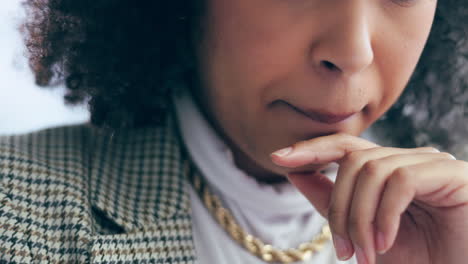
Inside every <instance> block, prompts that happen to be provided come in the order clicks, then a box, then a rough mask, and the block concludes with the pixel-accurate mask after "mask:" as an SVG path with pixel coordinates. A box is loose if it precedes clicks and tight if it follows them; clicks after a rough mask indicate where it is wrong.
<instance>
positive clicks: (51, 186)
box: [0, 119, 195, 263]
mask: <svg viewBox="0 0 468 264" xmlns="http://www.w3.org/2000/svg"><path fill="white" fill-rule="evenodd" d="M177 131H178V130H177V128H176V124H175V122H174V121H172V120H171V119H168V122H167V123H166V125H165V126H163V127H159V128H157V127H152V128H142V129H128V130H125V129H121V130H118V131H116V132H115V133H110V132H104V131H102V130H100V129H98V128H96V127H94V126H92V125H90V124H89V123H85V124H78V125H68V126H62V127H55V128H49V129H44V130H41V131H36V132H33V133H28V134H23V135H11V136H2V137H0V201H1V203H0V263H194V261H195V250H194V243H193V240H192V231H191V218H190V204H189V195H188V190H187V189H186V188H188V185H187V184H186V180H185V177H184V170H183V165H182V164H183V160H184V157H183V151H182V149H181V145H180V137H179V136H178V135H177V133H178V132H177Z"/></svg>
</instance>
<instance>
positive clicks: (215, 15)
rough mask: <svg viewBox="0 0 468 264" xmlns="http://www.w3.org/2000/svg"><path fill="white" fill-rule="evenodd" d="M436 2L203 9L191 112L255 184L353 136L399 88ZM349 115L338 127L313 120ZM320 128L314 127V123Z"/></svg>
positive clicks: (263, 3) (261, 1)
mask: <svg viewBox="0 0 468 264" xmlns="http://www.w3.org/2000/svg"><path fill="white" fill-rule="evenodd" d="M436 5H437V2H436V0H207V10H206V11H207V12H206V15H205V19H204V21H203V22H202V26H203V30H204V34H203V40H202V41H201V42H200V45H199V47H198V56H199V58H200V69H201V76H202V90H201V91H199V93H198V95H197V96H199V98H198V99H199V102H200V103H201V106H202V108H203V111H204V112H205V113H206V114H207V116H208V118H209V120H210V122H212V124H213V125H214V126H215V128H216V129H217V130H218V132H219V133H220V134H221V136H222V137H224V139H225V140H226V141H227V142H228V144H229V145H230V147H231V148H232V149H233V151H234V155H235V158H236V162H237V163H238V165H239V166H241V167H242V168H244V169H245V170H246V171H247V172H249V173H253V174H265V175H268V173H274V174H283V173H285V171H283V170H282V169H281V168H279V167H278V166H276V165H274V164H273V163H272V162H271V160H270V157H269V154H270V153H271V152H273V151H275V150H277V149H279V148H282V147H286V146H289V145H292V144H294V143H296V142H298V141H302V140H307V139H311V138H313V137H317V136H320V135H325V134H331V133H336V132H345V133H349V134H352V135H359V134H360V133H361V132H363V131H364V130H365V129H366V128H368V127H369V126H370V125H371V124H372V123H373V122H374V121H376V120H377V119H378V118H379V117H380V116H381V115H383V114H384V113H385V112H386V111H387V110H388V109H389V108H390V106H391V105H392V104H393V103H394V102H395V101H396V100H397V98H398V97H399V95H400V94H401V92H402V91H403V89H404V87H405V86H406V84H407V82H408V80H409V78H410V76H411V74H412V72H413V70H414V68H415V66H416V63H417V61H418V59H419V57H420V55H421V52H422V50H423V47H424V45H425V43H426V40H427V37H428V35H429V32H430V28H431V25H432V22H433V18H434V13H435V9H436ZM315 112H321V113H327V114H331V115H346V114H349V113H355V114H354V115H352V116H351V117H350V118H347V119H345V120H343V121H340V122H336V121H337V120H336V119H335V120H333V119H331V120H328V121H327V120H325V119H320V118H321V117H320V116H318V117H317V116H315ZM316 118H319V120H322V121H315V120H313V119H316Z"/></svg>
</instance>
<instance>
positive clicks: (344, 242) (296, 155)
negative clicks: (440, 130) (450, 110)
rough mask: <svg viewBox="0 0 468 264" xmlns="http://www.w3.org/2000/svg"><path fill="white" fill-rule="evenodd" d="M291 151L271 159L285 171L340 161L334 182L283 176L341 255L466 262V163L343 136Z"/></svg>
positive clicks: (411, 263) (370, 262) (382, 263)
mask: <svg viewBox="0 0 468 264" xmlns="http://www.w3.org/2000/svg"><path fill="white" fill-rule="evenodd" d="M289 150H290V151H289V152H288V151H284V150H283V151H279V152H280V154H273V155H272V159H273V161H274V162H275V163H276V164H278V165H280V166H283V167H288V168H291V169H293V168H296V169H297V168H300V167H302V166H304V165H310V164H326V163H329V162H336V163H338V164H339V169H338V174H337V178H336V181H335V184H333V182H332V181H331V180H330V179H328V178H327V177H326V176H325V175H323V174H321V173H319V172H303V173H289V174H288V178H289V179H290V181H291V182H292V183H293V184H294V185H296V186H297V188H298V189H299V190H300V191H301V192H302V193H303V194H304V195H305V196H306V197H307V198H308V199H309V201H310V202H311V203H312V204H313V205H314V206H315V207H316V208H317V210H318V211H319V212H320V213H321V214H322V215H323V216H324V217H325V218H327V219H328V221H329V224H330V228H331V230H332V233H333V241H334V243H335V248H336V250H337V255H338V256H339V258H341V259H343V260H344V259H348V258H350V257H351V256H352V255H353V253H354V252H356V257H357V259H358V262H359V263H360V264H374V263H378V264H390V263H398V264H428V263H435V264H462V263H468V162H465V161H461V160H456V159H455V158H454V157H453V156H452V155H450V154H448V153H443V152H439V151H438V150H437V149H434V148H431V147H425V148H414V149H403V148H391V147H381V146H379V145H376V144H375V143H372V142H369V141H367V140H365V139H363V138H359V137H355V136H351V135H348V134H344V133H339V134H334V135H331V136H324V137H319V138H314V139H311V140H308V141H304V142H300V143H297V144H295V145H294V146H292V147H291V148H290V149H289ZM281 152H282V154H283V155H281ZM275 153H276V152H275ZM377 252H380V254H379V253H377Z"/></svg>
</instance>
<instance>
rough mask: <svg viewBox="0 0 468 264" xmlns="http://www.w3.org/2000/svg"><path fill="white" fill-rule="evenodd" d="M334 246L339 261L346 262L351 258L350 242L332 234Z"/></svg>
mask: <svg viewBox="0 0 468 264" xmlns="http://www.w3.org/2000/svg"><path fill="white" fill-rule="evenodd" d="M332 237H333V245H334V246H335V250H336V256H337V257H338V259H339V260H346V259H348V258H349V257H350V253H351V244H350V242H349V241H348V240H345V239H343V238H342V237H340V236H339V235H336V234H332Z"/></svg>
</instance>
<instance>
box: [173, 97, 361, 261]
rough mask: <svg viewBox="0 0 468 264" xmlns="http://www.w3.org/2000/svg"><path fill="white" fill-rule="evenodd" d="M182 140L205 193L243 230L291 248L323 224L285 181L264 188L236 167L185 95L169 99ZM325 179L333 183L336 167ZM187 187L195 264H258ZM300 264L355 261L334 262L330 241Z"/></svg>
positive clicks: (310, 207)
mask: <svg viewBox="0 0 468 264" xmlns="http://www.w3.org/2000/svg"><path fill="white" fill-rule="evenodd" d="M174 102H175V106H176V113H177V118H178V122H179V127H180V129H181V135H182V138H183V141H184V143H185V145H186V147H187V149H188V151H189V153H190V155H191V157H192V159H193V161H194V162H195V164H196V166H197V167H198V169H199V170H200V171H201V173H202V174H203V176H204V178H205V179H206V181H207V182H208V185H209V187H210V188H211V190H212V191H213V192H214V193H215V194H217V195H218V196H219V197H220V198H221V200H222V201H223V205H224V206H225V207H226V208H227V209H228V210H229V211H231V213H232V214H233V216H234V217H235V219H236V221H237V222H238V223H239V224H240V226H241V227H242V228H243V229H244V230H246V231H247V232H249V233H251V234H253V235H255V236H257V237H259V238H260V239H261V240H263V241H264V242H265V243H268V244H271V245H273V246H275V247H277V248H283V249H285V248H294V247H297V246H298V245H299V244H301V243H303V242H305V241H310V240H311V239H312V238H313V237H315V236H316V235H317V234H319V233H320V231H321V228H322V226H323V225H324V224H325V223H326V220H325V218H323V217H322V216H321V215H320V214H319V213H318V212H317V211H316V209H315V208H314V207H313V206H312V205H311V204H310V202H309V201H308V200H307V199H306V198H305V197H304V196H303V195H302V194H301V193H300V192H299V191H298V190H297V189H296V188H295V187H294V186H293V185H292V184H290V183H283V184H275V185H268V184H262V183H259V182H257V181H256V180H255V179H254V178H253V177H250V176H248V175H246V173H245V172H243V171H242V170H240V169H239V168H238V167H236V165H235V163H234V160H233V156H232V153H231V151H230V149H229V148H228V147H227V145H226V144H225V143H224V142H223V141H222V140H221V138H220V137H219V136H218V135H217V134H216V133H215V131H214V129H213V128H212V127H211V126H210V124H209V123H208V122H207V120H206V119H205V118H204V116H203V115H202V114H201V112H200V111H199V109H198V108H197V105H196V104H195V103H194V101H193V99H192V97H191V96H190V95H189V93H187V92H185V93H183V94H182V96H180V97H174ZM332 165H333V166H330V167H329V169H327V172H326V175H327V176H329V177H330V179H332V180H334V179H335V177H336V172H337V167H338V166H337V165H336V164H332ZM189 189H190V198H191V209H192V210H191V213H192V220H193V222H192V228H193V236H194V243H195V249H196V252H197V263H199V264H247V263H248V264H250V263H251V264H260V263H262V264H264V263H265V262H263V261H262V260H260V259H259V258H257V257H255V256H254V255H252V254H251V253H249V252H248V251H247V250H245V249H244V248H243V247H241V246H240V245H238V244H237V243H236V242H235V241H234V240H233V239H231V237H230V236H229V235H228V234H227V233H226V232H225V231H224V229H223V228H222V227H221V226H220V225H219V224H218V223H217V222H216V221H215V219H214V218H213V217H212V215H211V214H210V213H209V212H208V210H207V209H206V208H205V206H204V205H203V203H202V202H201V200H200V199H199V197H198V195H197V194H196V192H195V191H194V190H193V188H191V187H190V188H189ZM303 263H314V264H335V263H336V264H338V263H347V264H355V263H357V261H356V259H355V256H353V257H352V258H351V259H350V260H348V261H339V260H338V259H337V257H336V255H335V251H334V248H333V243H332V241H331V240H330V241H329V242H327V243H326V245H325V247H324V248H323V249H322V251H320V252H319V253H317V254H315V255H313V256H312V258H311V259H310V260H309V261H307V262H303Z"/></svg>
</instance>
